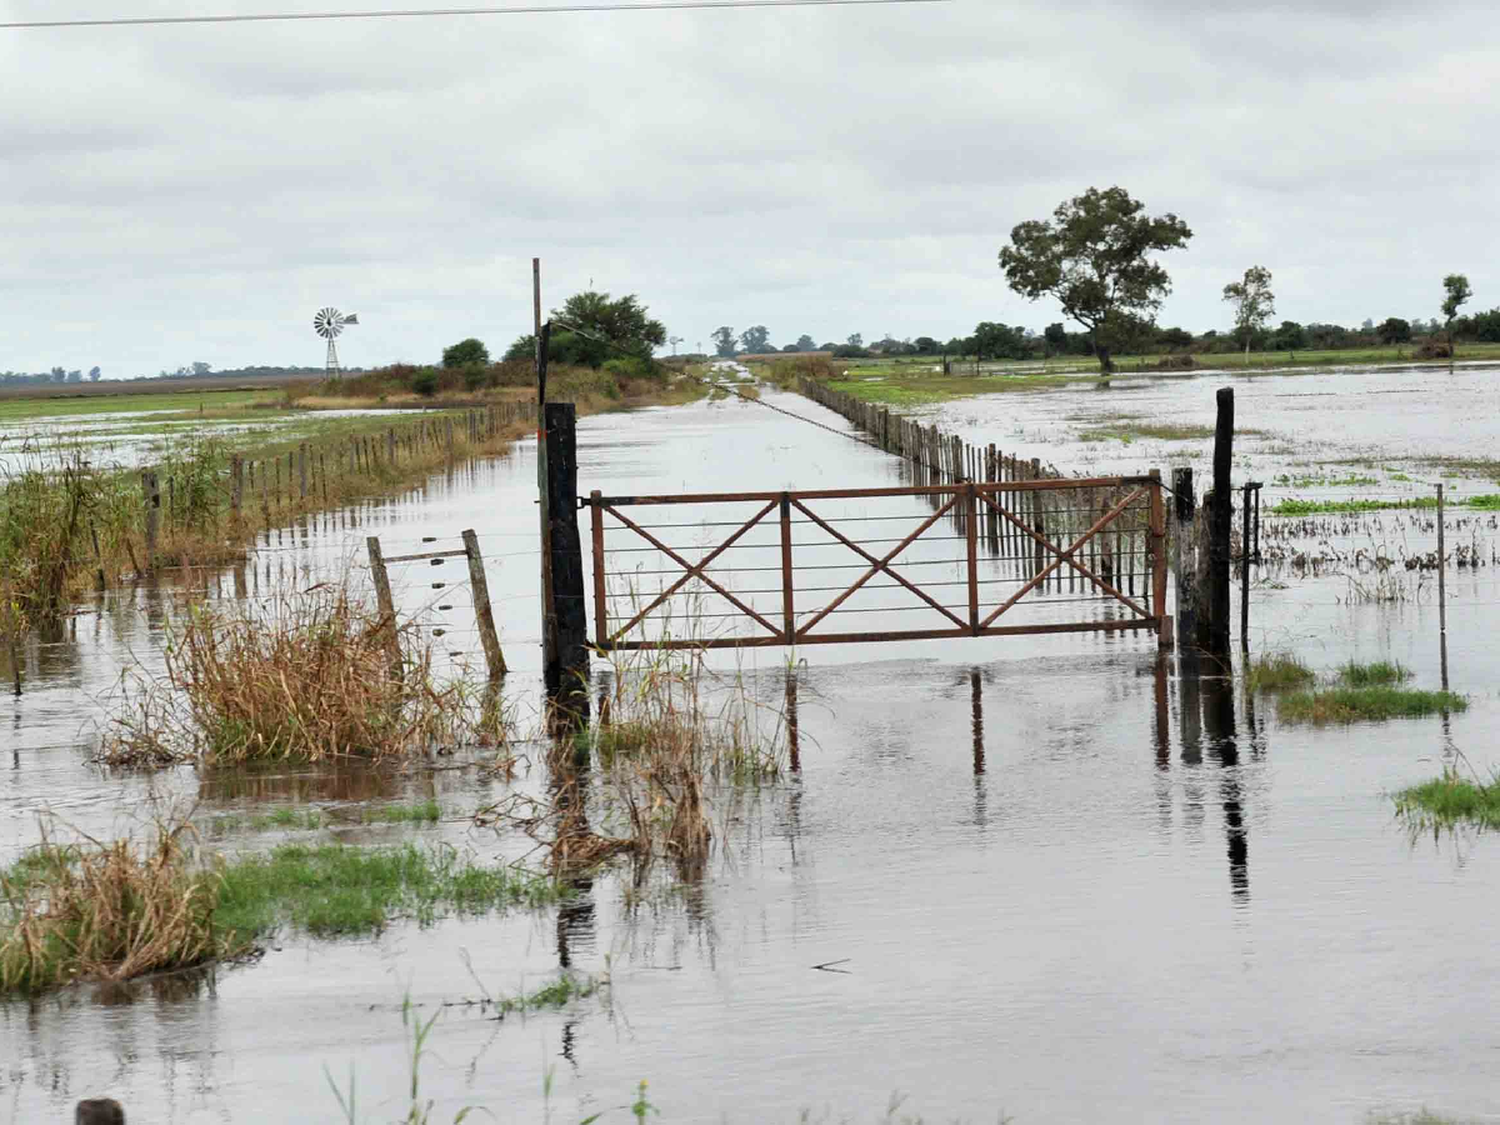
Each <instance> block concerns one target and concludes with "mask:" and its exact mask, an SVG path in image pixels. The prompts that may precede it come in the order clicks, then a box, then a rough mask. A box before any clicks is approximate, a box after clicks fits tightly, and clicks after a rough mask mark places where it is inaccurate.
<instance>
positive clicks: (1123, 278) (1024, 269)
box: [1000, 187, 1193, 372]
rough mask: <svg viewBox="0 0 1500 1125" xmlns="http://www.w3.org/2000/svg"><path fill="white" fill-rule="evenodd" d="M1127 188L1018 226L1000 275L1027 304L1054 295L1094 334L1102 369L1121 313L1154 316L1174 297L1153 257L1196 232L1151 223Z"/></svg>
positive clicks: (1090, 195) (1109, 365)
mask: <svg viewBox="0 0 1500 1125" xmlns="http://www.w3.org/2000/svg"><path fill="white" fill-rule="evenodd" d="M1144 210H1145V205H1144V204H1143V203H1141V202H1139V201H1138V200H1135V199H1132V198H1131V197H1130V194H1129V193H1128V192H1126V191H1125V190H1124V189H1123V188H1119V187H1112V188H1108V189H1106V190H1105V191H1100V190H1099V189H1098V188H1089V189H1088V191H1086V192H1084V193H1083V194H1082V195H1079V196H1075V197H1073V198H1072V199H1070V200H1067V201H1066V202H1064V203H1061V204H1059V205H1058V207H1057V210H1056V211H1054V212H1053V221H1050V222H1048V221H1039V220H1032V221H1030V222H1025V223H1020V224H1019V225H1017V226H1016V227H1015V229H1013V230H1012V231H1011V232H1010V242H1011V244H1010V245H1009V246H1006V247H1004V248H1002V249H1001V251H1000V268H1001V269H1002V270H1004V271H1005V277H1006V280H1007V281H1008V282H1009V283H1010V287H1011V288H1012V289H1014V290H1015V291H1016V292H1017V293H1020V294H1021V295H1022V296H1023V297H1027V298H1029V299H1030V300H1033V301H1035V300H1037V299H1038V298H1039V297H1042V296H1044V295H1047V296H1051V297H1053V298H1054V299H1056V300H1057V302H1058V303H1059V304H1060V305H1062V310H1063V312H1064V313H1066V314H1067V315H1068V316H1069V317H1071V318H1072V319H1074V320H1076V321H1077V322H1078V323H1079V324H1082V325H1083V326H1084V327H1085V328H1087V329H1088V330H1089V332H1090V333H1091V334H1092V336H1093V338H1094V350H1095V351H1096V352H1097V353H1098V356H1099V369H1100V370H1101V371H1104V372H1110V371H1113V370H1114V369H1115V367H1114V362H1113V361H1112V360H1111V359H1110V350H1111V348H1112V347H1113V346H1114V345H1113V341H1114V329H1115V327H1116V325H1117V322H1118V321H1119V320H1120V317H1121V315H1122V314H1130V315H1135V316H1138V317H1139V316H1145V317H1149V316H1150V314H1152V313H1154V312H1155V311H1156V310H1157V309H1158V308H1160V307H1161V302H1162V298H1163V297H1165V296H1166V295H1167V294H1168V293H1170V292H1171V291H1172V285H1171V279H1170V278H1169V277H1168V276H1167V271H1166V270H1164V269H1162V267H1161V266H1160V265H1158V264H1157V263H1156V262H1154V261H1152V260H1151V258H1150V257H1149V255H1150V254H1151V252H1152V251H1162V250H1175V249H1178V248H1179V247H1181V246H1184V245H1185V244H1186V243H1187V241H1188V239H1190V238H1192V237H1193V232H1192V231H1191V230H1189V229H1188V226H1187V224H1186V223H1184V222H1183V221H1182V220H1180V219H1179V218H1178V217H1177V216H1176V215H1173V214H1172V213H1170V212H1168V213H1167V214H1165V215H1160V216H1157V217H1152V216H1149V215H1146V214H1143V211H1144Z"/></svg>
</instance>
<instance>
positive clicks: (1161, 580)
mask: <svg viewBox="0 0 1500 1125" xmlns="http://www.w3.org/2000/svg"><path fill="white" fill-rule="evenodd" d="M1151 612H1153V613H1154V614H1156V618H1157V620H1158V621H1159V622H1160V623H1161V624H1160V625H1159V626H1158V628H1157V632H1156V647H1157V651H1158V652H1171V651H1172V640H1173V637H1172V633H1173V630H1172V619H1171V618H1170V617H1168V616H1167V511H1166V505H1165V504H1164V503H1163V501H1162V494H1161V470H1160V469H1152V470H1151Z"/></svg>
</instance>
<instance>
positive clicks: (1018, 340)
mask: <svg viewBox="0 0 1500 1125" xmlns="http://www.w3.org/2000/svg"><path fill="white" fill-rule="evenodd" d="M974 354H975V355H976V356H978V357H979V358H980V359H1027V358H1029V357H1030V355H1031V344H1030V343H1029V342H1028V341H1027V339H1026V330H1025V329H1024V328H1020V327H1017V328H1011V327H1009V326H1007V325H1004V324H994V323H991V322H990V321H988V320H986V321H982V322H981V323H980V324H979V325H978V327H976V328H975V329H974Z"/></svg>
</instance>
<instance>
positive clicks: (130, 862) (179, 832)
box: [0, 825, 238, 994]
mask: <svg viewBox="0 0 1500 1125" xmlns="http://www.w3.org/2000/svg"><path fill="white" fill-rule="evenodd" d="M185 831H186V829H185V828H183V827H180V826H179V827H176V828H173V827H169V826H166V825H158V826H157V827H156V829H155V837H154V839H153V840H151V841H150V842H148V843H145V844H139V843H137V842H135V841H133V840H118V841H115V842H113V843H109V844H102V843H98V842H97V841H92V840H85V841H83V842H81V843H78V844H59V843H56V842H54V841H53V840H52V839H51V838H50V836H49V835H48V834H47V833H46V832H45V831H44V834H43V840H42V843H41V844H40V846H38V847H37V848H35V849H33V850H32V851H30V852H28V853H26V855H25V856H24V857H23V858H22V859H20V860H19V861H18V862H16V863H15V864H13V865H12V866H11V867H10V868H8V869H7V870H5V871H3V872H0V994H3V993H8V992H28V993H34V992H39V991H43V990H46V989H49V988H56V987H59V986H61V985H65V984H69V983H71V982H73V981H76V980H103V981H121V980H128V979H130V978H132V977H137V976H141V975H143V974H146V973H152V972H160V971H163V970H167V969H183V968H189V967H192V966H195V965H200V964H204V963H205V962H209V961H214V960H218V959H220V958H222V957H225V956H228V955H230V954H231V953H233V952H235V951H236V949H237V948H238V946H237V944H236V939H235V938H234V936H233V935H232V934H228V933H226V932H224V931H223V930H222V929H221V928H220V927H218V926H216V925H215V920H214V911H215V908H216V906H217V904H218V879H217V876H215V875H214V874H213V873H211V872H206V871H203V870H201V869H197V868H195V867H194V866H193V864H192V863H190V862H189V859H188V856H187V854H186V851H185V849H184V846H183V833H184V832H185Z"/></svg>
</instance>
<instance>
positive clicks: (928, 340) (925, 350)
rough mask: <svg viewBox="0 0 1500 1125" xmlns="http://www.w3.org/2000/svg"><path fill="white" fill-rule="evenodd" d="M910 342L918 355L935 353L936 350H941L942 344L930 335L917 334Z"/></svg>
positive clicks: (936, 352)
mask: <svg viewBox="0 0 1500 1125" xmlns="http://www.w3.org/2000/svg"><path fill="white" fill-rule="evenodd" d="M911 344H912V347H914V348H916V349H917V354H918V355H937V354H938V352H940V351H942V350H943V345H941V344H939V343H938V342H937V341H936V340H934V339H933V338H932V337H931V336H918V337H917V338H916V339H915V340H913V341H912V342H911Z"/></svg>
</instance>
